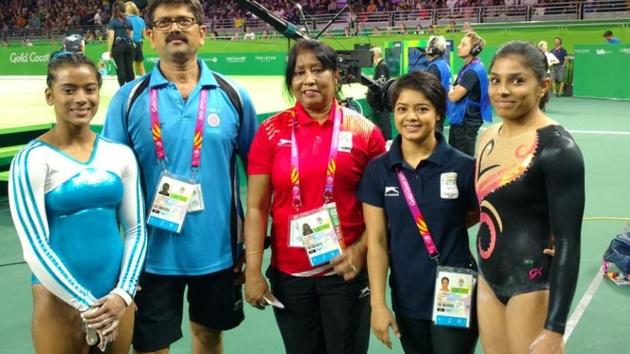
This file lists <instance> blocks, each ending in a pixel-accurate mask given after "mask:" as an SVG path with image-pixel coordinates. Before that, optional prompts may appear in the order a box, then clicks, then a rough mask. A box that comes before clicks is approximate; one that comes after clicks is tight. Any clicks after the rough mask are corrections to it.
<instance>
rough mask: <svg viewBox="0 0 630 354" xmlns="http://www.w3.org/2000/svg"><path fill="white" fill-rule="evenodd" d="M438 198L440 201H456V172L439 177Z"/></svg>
mask: <svg viewBox="0 0 630 354" xmlns="http://www.w3.org/2000/svg"><path fill="white" fill-rule="evenodd" d="M440 197H441V198H442V199H457V198H458V197H459V190H458V189H457V172H445V173H442V174H441V175H440Z"/></svg>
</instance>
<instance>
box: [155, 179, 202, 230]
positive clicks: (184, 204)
mask: <svg viewBox="0 0 630 354" xmlns="http://www.w3.org/2000/svg"><path fill="white" fill-rule="evenodd" d="M194 190H195V184H194V183H193V182H191V181H187V180H185V179H182V178H178V177H175V176H173V175H169V174H162V176H160V180H159V182H158V185H157V192H156V193H155V197H154V198H153V203H152V204H151V209H150V212H149V218H148V219H147V224H148V225H151V226H153V227H157V228H159V229H163V230H166V231H170V232H174V233H180V232H181V230H182V226H183V225H184V219H185V218H186V214H187V212H188V207H189V205H190V202H191V200H192V196H193V193H194Z"/></svg>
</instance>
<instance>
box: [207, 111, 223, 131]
mask: <svg viewBox="0 0 630 354" xmlns="http://www.w3.org/2000/svg"><path fill="white" fill-rule="evenodd" d="M206 121H207V122H208V125H209V126H211V127H212V128H216V127H218V126H219V124H221V118H220V117H219V115H218V114H216V113H210V114H208V119H206Z"/></svg>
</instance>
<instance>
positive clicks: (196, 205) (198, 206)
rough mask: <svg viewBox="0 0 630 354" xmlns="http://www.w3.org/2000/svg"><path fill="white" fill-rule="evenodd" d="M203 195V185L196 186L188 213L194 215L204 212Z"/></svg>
mask: <svg viewBox="0 0 630 354" xmlns="http://www.w3.org/2000/svg"><path fill="white" fill-rule="evenodd" d="M203 209H204V203H203V193H202V192H201V184H199V183H197V184H195V187H194V189H193V194H192V197H191V198H190V204H188V212H189V213H194V212H197V211H203Z"/></svg>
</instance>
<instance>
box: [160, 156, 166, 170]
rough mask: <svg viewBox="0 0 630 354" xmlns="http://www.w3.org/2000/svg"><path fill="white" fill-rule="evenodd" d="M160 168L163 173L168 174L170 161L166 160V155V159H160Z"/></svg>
mask: <svg viewBox="0 0 630 354" xmlns="http://www.w3.org/2000/svg"><path fill="white" fill-rule="evenodd" d="M159 162H160V166H161V167H162V171H163V172H166V163H167V162H168V160H167V159H166V155H164V158H162V159H160V161H159Z"/></svg>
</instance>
